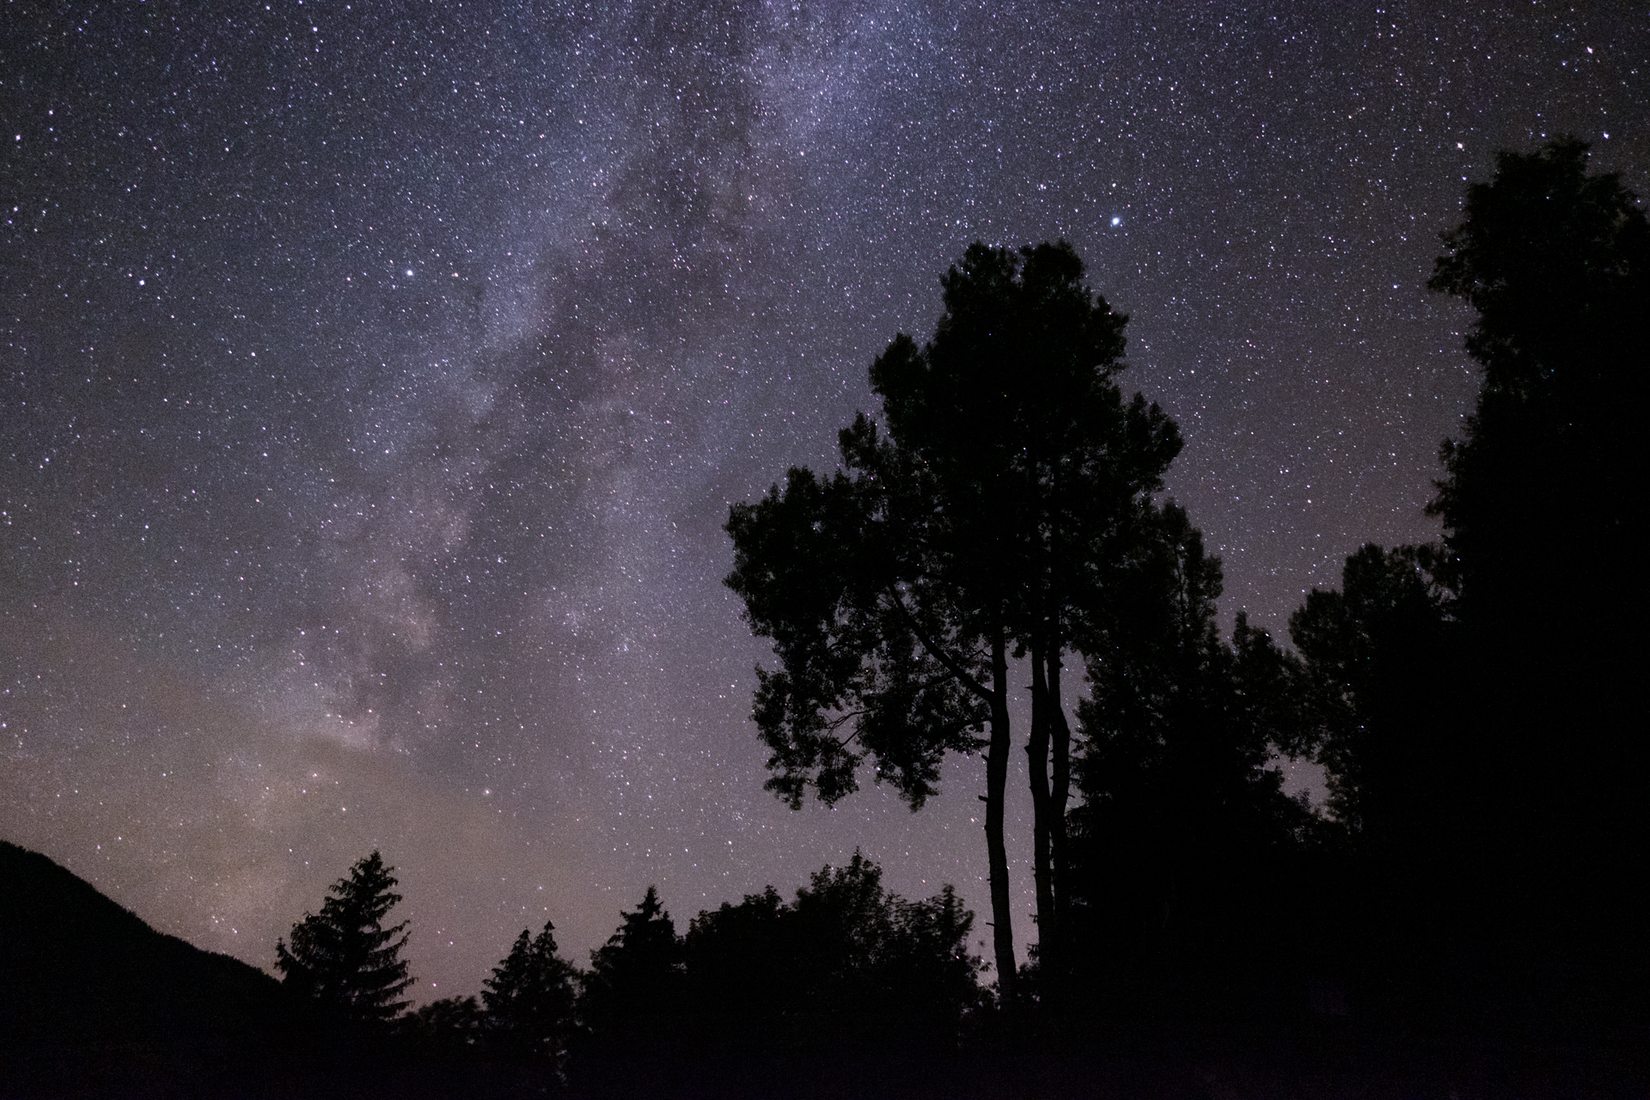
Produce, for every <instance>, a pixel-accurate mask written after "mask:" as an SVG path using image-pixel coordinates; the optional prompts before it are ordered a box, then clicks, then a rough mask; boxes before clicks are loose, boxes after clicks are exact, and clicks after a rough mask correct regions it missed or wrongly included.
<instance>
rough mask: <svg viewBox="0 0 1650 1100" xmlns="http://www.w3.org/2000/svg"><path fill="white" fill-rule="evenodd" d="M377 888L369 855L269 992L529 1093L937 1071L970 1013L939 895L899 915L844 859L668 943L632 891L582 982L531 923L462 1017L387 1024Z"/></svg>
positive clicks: (383, 930)
mask: <svg viewBox="0 0 1650 1100" xmlns="http://www.w3.org/2000/svg"><path fill="white" fill-rule="evenodd" d="M392 870H393V869H392V868H389V867H386V866H385V864H384V862H383V860H382V858H381V857H380V856H379V854H378V853H377V852H373V853H372V854H371V855H369V856H367V857H366V858H364V859H362V860H360V861H358V862H357V863H356V864H355V866H354V867H352V868H351V870H350V873H349V875H348V876H346V877H345V878H343V879H341V880H339V881H338V882H337V883H336V884H334V886H333V887H332V890H331V895H330V896H329V898H328V901H327V904H325V905H324V906H323V907H322V910H321V912H320V913H319V914H306V915H305V916H304V918H303V919H302V920H301V921H299V922H298V924H297V925H296V926H295V927H294V928H293V933H292V937H291V945H290V946H289V945H288V943H287V942H286V941H282V942H281V944H280V945H279V946H278V948H277V952H278V955H277V958H278V961H277V967H278V969H280V971H281V972H282V974H283V975H284V976H285V979H286V981H287V983H288V984H289V985H291V986H293V987H295V988H296V989H297V990H298V991H299V992H300V993H301V994H303V995H305V996H307V997H308V998H310V999H311V1000H313V1001H315V1002H316V1003H317V1008H318V1009H319V1010H320V1011H322V1012H323V1013H327V1014H331V1015H332V1016H333V1017H334V1018H335V1019H337V1020H339V1021H340V1022H341V1023H343V1024H346V1025H352V1026H355V1027H357V1028H362V1029H365V1033H366V1034H369V1035H370V1034H372V1033H373V1032H375V1031H376V1032H377V1033H378V1034H380V1035H399V1036H401V1037H404V1038H408V1039H411V1040H414V1041H416V1042H417V1043H418V1044H419V1046H420V1047H421V1048H423V1049H424V1051H425V1053H426V1054H431V1053H433V1054H434V1055H436V1056H439V1057H446V1058H449V1059H453V1058H457V1059H459V1060H463V1059H466V1058H467V1059H470V1060H472V1061H486V1062H490V1063H491V1064H492V1065H493V1066H494V1067H495V1068H497V1067H500V1066H502V1067H505V1068H506V1070H507V1071H508V1072H509V1073H510V1074H513V1075H516V1076H518V1077H521V1078H522V1079H524V1080H527V1081H534V1082H537V1083H538V1084H540V1085H545V1084H550V1083H556V1082H566V1081H567V1080H568V1079H569V1078H573V1079H577V1080H578V1081H579V1082H580V1084H581V1086H582V1091H584V1092H587V1093H600V1094H613V1095H625V1096H634V1095H644V1094H647V1093H650V1092H651V1093H658V1092H661V1091H662V1092H663V1093H664V1094H666V1095H679V1094H682V1093H684V1092H685V1091H687V1090H689V1089H690V1088H691V1087H692V1086H693V1085H695V1084H696V1083H697V1082H699V1081H700V1080H702V1079H704V1078H706V1077H707V1076H708V1077H710V1078H713V1079H714V1080H716V1081H718V1082H720V1083H721V1085H722V1087H724V1088H732V1089H734V1090H735V1091H742V1090H743V1089H744V1088H746V1087H748V1088H749V1089H751V1090H754V1091H756V1092H758V1093H760V1092H762V1091H765V1089H764V1085H765V1083H770V1082H771V1083H772V1087H775V1088H777V1087H780V1083H781V1082H783V1081H787V1080H791V1081H794V1080H795V1079H796V1075H797V1074H798V1073H799V1072H806V1073H810V1074H811V1075H812V1076H814V1077H818V1076H820V1075H821V1074H825V1075H827V1076H828V1071H825V1070H821V1069H820V1068H819V1065H818V1063H819V1062H820V1060H821V1059H822V1058H825V1057H827V1056H829V1057H833V1058H841V1057H842V1056H843V1055H844V1054H845V1053H849V1052H852V1051H855V1050H856V1049H864V1050H867V1051H876V1050H881V1049H884V1048H885V1045H886V1043H887V1040H888V1037H889V1036H891V1035H897V1036H898V1044H899V1047H900V1049H901V1050H902V1051H905V1052H909V1053H911V1054H913V1055H925V1054H926V1055H938V1054H941V1053H943V1052H944V1051H946V1050H948V1049H950V1048H951V1047H952V1046H953V1045H954V1044H955V1042H956V1040H957V1038H958V1036H959V1035H960V1033H961V1028H962V1027H963V1025H964V1021H965V1019H966V1018H968V1016H969V1015H970V1014H971V1013H973V1012H975V1011H976V1010H978V1009H979V1008H980V1007H981V1006H982V1005H983V1003H984V1000H983V993H982V990H981V988H980V986H979V984H978V979H977V975H978V971H979V969H980V965H981V963H980V960H979V959H978V958H977V957H975V956H973V955H970V954H969V953H968V938H969V935H970V932H971V931H972V928H973V915H972V914H971V913H969V912H968V911H967V910H966V909H965V908H963V905H962V903H961V902H960V901H959V900H958V898H957V896H956V894H955V892H954V891H953V890H952V889H951V888H950V887H946V888H944V889H943V890H941V891H940V893H938V894H936V895H935V896H933V897H931V898H928V899H926V900H923V901H908V900H906V899H905V898H902V897H900V896H899V895H898V894H894V893H891V892H889V891H888V890H887V889H886V888H884V887H883V885H882V871H881V869H880V868H879V867H878V866H877V865H876V864H875V863H873V862H871V861H870V860H868V859H866V858H864V857H863V856H862V855H860V854H859V853H858V852H856V853H855V854H854V856H853V858H852V859H851V860H850V861H849V862H848V863H847V864H846V865H845V866H842V867H830V866H827V867H825V868H823V869H822V870H820V871H819V872H817V873H816V874H815V875H814V876H813V877H812V879H811V880H810V881H809V883H808V884H807V885H806V886H803V887H802V888H801V889H799V890H798V891H797V892H796V896H795V898H794V900H792V901H790V902H786V901H785V900H784V899H782V898H781V897H780V895H779V894H778V892H777V891H775V890H774V889H773V888H772V887H769V888H768V889H766V890H765V891H764V892H762V893H760V894H753V895H751V896H749V897H746V898H745V899H744V900H742V901H740V902H738V903H737V904H733V903H724V904H723V905H722V906H721V907H720V908H717V909H714V910H708V911H706V912H703V913H700V914H699V915H698V916H697V917H695V918H694V919H693V920H692V921H691V922H690V923H689V925H688V928H687V931H686V933H685V934H678V933H677V930H676V926H675V923H674V922H673V921H672V920H671V917H670V914H669V913H667V912H666V911H665V909H664V906H663V904H662V903H661V902H660V900H659V895H658V893H657V892H656V891H655V890H654V889H653V888H652V887H649V888H648V890H647V893H646V894H645V895H644V896H643V898H642V900H641V902H640V904H638V905H637V907H636V908H635V909H634V910H631V911H629V912H627V913H624V914H623V915H622V917H621V923H620V925H619V927H618V929H617V930H616V931H615V932H614V933H613V935H612V937H611V938H609V939H608V941H607V943H605V944H604V945H603V946H601V947H600V948H597V949H596V950H595V951H593V952H591V955H590V966H589V967H588V968H587V969H584V970H580V969H579V968H577V967H575V966H574V965H572V964H571V963H570V962H568V961H567V960H566V959H563V958H562V957H561V955H560V953H559V951H558V949H557V946H556V939H555V935H554V930H553V927H552V925H551V924H550V923H549V922H546V923H545V925H544V927H543V928H542V929H541V930H540V931H539V932H538V933H537V934H536V935H535V934H534V933H533V932H532V931H531V930H530V929H523V930H522V932H521V934H520V935H518V936H517V937H516V940H515V943H514V944H513V945H512V946H511V948H510V950H509V953H508V954H507V955H506V956H505V957H504V959H503V960H501V961H500V962H499V963H498V965H497V966H495V967H494V968H493V971H492V974H491V975H490V976H489V977H487V978H486V979H485V981H484V982H483V988H482V992H481V996H480V998H479V999H478V998H476V997H474V996H460V997H447V998H443V999H441V1000H438V1001H434V1002H431V1003H429V1004H426V1005H424V1006H422V1007H420V1008H418V1009H417V1010H416V1011H414V1012H411V1013H406V1014H403V1011H402V1010H404V1009H405V1008H406V1003H405V1002H398V1001H396V998H397V997H399V995H400V994H401V992H402V991H404V990H405V989H406V987H407V985H408V983H409V979H408V978H407V963H406V962H405V961H404V960H402V959H401V958H400V953H401V950H402V948H403V947H404V945H405V943H406V937H405V934H404V931H403V929H404V927H405V925H404V923H398V924H395V925H389V926H386V925H385V920H386V919H387V915H388V913H389V911H390V909H392V908H393V907H394V905H395V904H396V903H397V902H398V901H399V900H400V896H399V895H398V894H396V893H395V892H394V887H395V885H396V880H395V878H394V875H393V873H392ZM316 945H325V948H324V949H322V948H319V947H317V946H316ZM808 1066H812V1067H813V1068H812V1069H810V1070H804V1067H808ZM495 1083H496V1082H495Z"/></svg>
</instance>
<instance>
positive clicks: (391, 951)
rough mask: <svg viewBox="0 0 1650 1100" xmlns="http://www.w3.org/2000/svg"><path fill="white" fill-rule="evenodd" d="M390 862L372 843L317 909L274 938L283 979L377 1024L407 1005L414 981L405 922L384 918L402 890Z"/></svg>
mask: <svg viewBox="0 0 1650 1100" xmlns="http://www.w3.org/2000/svg"><path fill="white" fill-rule="evenodd" d="M394 870H395V869H394V868H393V867H389V866H387V865H386V864H385V863H384V860H383V857H382V856H380V855H379V854H378V852H377V851H376V850H374V851H373V852H372V854H371V855H368V856H366V857H365V858H363V859H360V860H358V861H357V862H356V863H355V865H354V866H353V867H351V868H350V872H349V874H348V875H347V876H346V877H344V878H341V879H339V880H338V881H337V882H335V883H333V885H332V888H331V890H330V891H329V892H328V896H327V899H326V901H324V902H323V903H322V904H321V911H320V912H319V913H305V914H304V918H303V919H302V920H300V921H299V922H298V923H296V924H294V925H293V926H292V933H291V937H290V942H289V941H288V940H278V941H277V942H276V944H275V969H277V970H279V971H280V972H281V976H282V979H283V980H284V981H285V982H286V984H287V985H290V986H293V987H294V988H296V989H298V990H299V991H300V992H302V993H303V994H304V995H306V996H308V997H311V998H313V999H315V1000H316V1001H319V1002H320V1003H322V1004H323V1005H326V1006H327V1007H329V1008H331V1009H333V1010H335V1011H337V1012H339V1013H341V1014H343V1015H345V1016H347V1017H350V1018H352V1019H356V1020H360V1021H364V1022H368V1023H383V1022H386V1021H389V1020H392V1019H394V1018H395V1017H397V1016H399V1015H400V1014H401V1011H402V1010H403V1009H404V1008H406V1007H407V1002H406V1001H404V1000H402V999H401V994H402V993H404V992H406V990H407V987H408V986H410V985H412V981H413V980H412V978H411V977H410V976H409V975H408V973H407V961H406V960H405V959H403V958H402V957H401V951H402V949H403V948H405V947H406V945H407V935H408V933H407V922H406V921H400V922H399V923H396V924H386V923H385V918H387V917H388V916H389V912H390V910H391V909H393V908H394V907H395V905H396V903H397V902H399V901H400V900H401V895H400V894H398V893H396V892H395V885H396V878H395V875H394V873H393V872H394Z"/></svg>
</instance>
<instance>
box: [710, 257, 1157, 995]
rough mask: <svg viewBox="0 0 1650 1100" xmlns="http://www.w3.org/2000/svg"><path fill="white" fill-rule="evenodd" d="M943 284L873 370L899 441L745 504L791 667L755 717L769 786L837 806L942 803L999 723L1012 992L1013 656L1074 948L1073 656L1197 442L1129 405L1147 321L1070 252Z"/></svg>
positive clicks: (999, 872) (741, 512)
mask: <svg viewBox="0 0 1650 1100" xmlns="http://www.w3.org/2000/svg"><path fill="white" fill-rule="evenodd" d="M942 286H943V289H944V303H945V312H944V315H943V316H942V317H941V319H940V322H939V324H938V325H937V326H936V329H935V332H934V336H933V338H932V339H931V340H929V341H928V342H927V343H926V344H924V345H921V346H919V345H918V344H917V343H916V342H915V341H914V340H912V339H911V338H910V337H908V336H904V335H901V336H899V337H897V338H896V339H895V340H894V341H893V342H892V343H891V344H890V345H889V347H888V349H887V350H886V351H885V352H884V353H883V354H882V355H881V356H880V357H879V358H878V359H877V361H876V362H875V363H874V364H873V365H872V368H871V385H872V388H873V390H874V391H875V392H876V393H877V394H878V395H879V396H880V397H881V398H882V401H883V410H884V414H885V420H886V424H887V434H886V436H885V435H884V434H883V433H882V431H881V430H880V429H879V428H878V426H877V425H876V424H875V423H874V422H873V421H872V420H871V419H870V418H868V417H866V416H864V415H863V414H861V415H860V416H859V417H858V418H856V420H855V422H854V424H853V425H852V426H851V427H849V428H848V429H846V430H845V431H843V432H842V433H841V437H840V450H841V454H842V460H843V465H844V467H845V472H841V473H838V474H836V475H835V476H833V477H831V478H829V479H821V478H819V477H817V476H815V475H814V474H812V473H811V472H809V471H806V470H796V469H793V470H792V471H791V472H790V474H789V475H788V478H787V482H786V485H785V488H784V489H783V490H781V489H780V488H779V487H777V486H776V487H775V488H774V489H773V490H772V491H770V493H769V494H768V496H767V497H766V498H764V499H763V500H762V501H760V502H758V503H756V504H754V505H735V506H734V508H733V510H732V512H731V514H730V517H729V521H728V531H729V533H730V534H731V535H732V536H733V540H734V547H735V567H734V571H733V573H732V574H731V575H730V576H729V578H728V583H729V585H730V587H732V588H733V589H734V590H735V591H736V592H738V593H739V594H740V595H741V596H742V597H744V599H745V604H746V610H747V615H748V618H749V621H750V623H751V625H752V628H753V629H754V630H755V631H756V632H757V633H758V634H760V635H763V636H766V637H769V638H772V639H773V640H774V648H775V653H776V656H777V657H778V658H779V663H780V667H779V668H778V669H777V670H773V671H767V670H762V671H760V672H759V681H758V690H757V697H756V704H755V717H756V720H757V723H758V726H759V727H760V729H761V731H762V735H763V738H764V740H765V741H766V742H767V743H768V745H769V747H770V748H771V749H772V750H773V756H772V757H771V758H770V761H769V765H770V767H771V768H772V769H773V770H774V771H775V773H776V774H775V776H774V778H773V779H772V780H771V781H770V784H769V785H770V787H772V788H773V789H775V790H776V791H778V792H779V793H780V794H782V795H783V796H785V797H786V798H788V799H789V800H790V801H791V802H792V804H793V805H794V804H796V803H797V802H799V801H800V799H801V797H802V795H803V794H804V793H805V792H806V790H807V789H809V788H810V787H811V788H813V789H814V790H815V791H816V792H817V793H818V794H819V796H820V797H821V798H822V799H824V800H826V801H834V800H836V799H838V798H840V797H842V796H843V795H845V794H846V793H848V792H850V791H852V790H853V789H854V787H855V784H856V774H855V773H856V770H857V768H858V765H859V764H860V763H861V761H863V760H864V759H865V758H866V757H867V756H869V757H870V758H871V759H872V761H873V762H874V764H875V765H876V774H877V778H878V779H879V780H886V781H890V782H893V783H894V784H895V785H896V786H897V788H898V789H899V790H900V792H901V794H902V795H903V796H904V797H905V798H906V799H907V800H908V801H909V802H910V803H911V805H912V806H913V808H915V807H918V806H920V805H921V804H922V802H923V800H924V799H925V798H926V797H927V796H928V795H929V794H930V793H932V791H933V788H934V784H935V782H936V781H937V776H938V769H939V763H940V761H941V759H942V758H943V757H944V755H945V753H947V752H949V751H958V750H962V751H967V750H972V749H974V748H976V747H977V746H978V741H977V739H976V736H975V735H976V733H977V731H979V730H980V729H981V728H982V726H983V727H984V728H985V729H986V730H988V734H989V736H988V738H987V740H986V790H985V796H984V800H985V832H986V851H987V863H988V867H989V871H990V879H991V898H992V926H993V946H994V955H995V961H996V965H997V974H998V983H999V988H1000V989H1001V991H1002V992H1003V993H1004V994H1010V993H1011V992H1012V987H1013V981H1014V977H1015V963H1014V945H1013V925H1012V912H1011V908H1010V904H1009V897H1010V894H1009V885H1008V861H1007V852H1006V846H1005V843H1004V837H1003V799H1004V789H1005V785H1006V781H1007V773H1008V753H1009V748H1010V745H1011V731H1010V714H1009V683H1008V678H1009V670H1010V665H1009V662H1010V659H1011V657H1012V656H1016V655H1029V656H1030V658H1031V665H1032V681H1033V682H1032V687H1033V715H1032V724H1031V725H1032V728H1031V737H1030V742H1029V745H1028V751H1029V758H1030V762H1031V786H1032V795H1033V808H1034V818H1035V820H1034V846H1033V847H1034V857H1035V858H1034V878H1035V883H1036V888H1037V899H1038V914H1039V915H1038V919H1039V922H1040V932H1041V936H1042V937H1043V939H1044V940H1045V941H1046V942H1047V943H1049V944H1050V945H1052V944H1053V943H1054V942H1055V941H1056V940H1057V930H1058V902H1057V896H1058V895H1057V886H1056V877H1057V874H1056V864H1057V862H1058V860H1059V858H1060V857H1059V851H1060V849H1061V848H1062V844H1061V838H1062V837H1063V834H1064V817H1065V813H1064V811H1065V801H1066V798H1067V792H1068V789H1069V744H1070V737H1069V732H1068V731H1067V729H1066V724H1065V719H1064V710H1063V705H1062V703H1061V699H1060V690H1061V689H1060V668H1061V664H1062V658H1063V655H1064V654H1065V653H1066V651H1067V649H1068V647H1069V646H1070V644H1071V641H1072V636H1073V634H1074V632H1075V629H1076V628H1075V625H1074V624H1075V623H1076V621H1077V620H1079V619H1080V618H1081V616H1082V613H1083V609H1084V608H1085V607H1086V606H1088V605H1089V604H1090V603H1091V602H1092V601H1093V599H1094V598H1096V596H1097V594H1098V593H1102V592H1104V591H1105V590H1106V589H1105V586H1104V584H1103V583H1102V582H1103V579H1104V577H1105V574H1106V568H1105V566H1106V563H1107V561H1108V560H1109V559H1110V558H1112V557H1115V556H1117V555H1119V554H1120V553H1122V552H1123V549H1124V546H1125V545H1126V542H1127V539H1128V538H1129V537H1131V533H1132V532H1133V531H1134V528H1135V521H1136V520H1137V519H1139V518H1140V516H1141V515H1142V514H1143V512H1144V510H1145V505H1146V503H1147V500H1148V498H1149V494H1150V493H1151V492H1153V491H1154V490H1155V489H1156V488H1158V486H1159V484H1160V477H1161V474H1162V472H1163V470H1164V469H1165V468H1166V467H1167V465H1168V463H1169V461H1170V460H1171V459H1172V458H1173V456H1174V454H1175V453H1176V451H1177V450H1178V448H1179V436H1178V433H1177V432H1176V431H1175V429H1174V426H1173V424H1172V423H1171V422H1170V421H1169V420H1168V419H1167V417H1165V416H1164V415H1163V414H1162V413H1161V411H1160V410H1158V409H1157V408H1156V407H1155V406H1147V405H1146V404H1145V402H1144V401H1143V400H1140V399H1139V398H1136V399H1135V400H1134V401H1133V402H1132V403H1129V402H1125V401H1124V400H1123V399H1122V395H1121V392H1120V391H1119V389H1118V388H1117V386H1116V384H1115V383H1114V382H1113V381H1112V377H1113V375H1114V374H1115V373H1116V371H1117V370H1118V369H1120V368H1121V366H1122V363H1121V354H1122V350H1123V337H1122V329H1123V325H1124V321H1125V319H1124V318H1123V317H1122V316H1120V315H1118V314H1116V313H1113V312H1112V311H1111V309H1110V307H1109V306H1108V305H1107V304H1106V303H1105V301H1104V299H1101V298H1098V297H1096V296H1095V295H1094V294H1093V293H1092V292H1091V291H1090V290H1089V289H1088V287H1087V286H1086V284H1085V283H1084V282H1083V269H1082V264H1081V262H1080V261H1079V260H1078V258H1077V256H1076V255H1075V253H1074V252H1072V250H1071V248H1070V246H1069V245H1067V244H1065V243H1064V242H1061V243H1059V244H1053V245H1050V244H1045V245H1040V246H1037V247H1036V248H1028V249H1023V250H1021V251H1020V252H1018V253H1016V252H1011V251H1008V250H1006V249H993V248H988V247H986V246H985V245H983V244H975V245H973V246H971V247H970V248H969V249H968V250H967V252H966V253H965V255H964V257H963V260H962V263H961V264H960V265H958V266H956V267H953V268H952V269H951V270H950V271H949V272H948V273H947V274H946V276H945V278H944V280H942ZM844 729H847V731H848V732H847V733H846V734H843V733H842V731H843V730H844Z"/></svg>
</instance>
